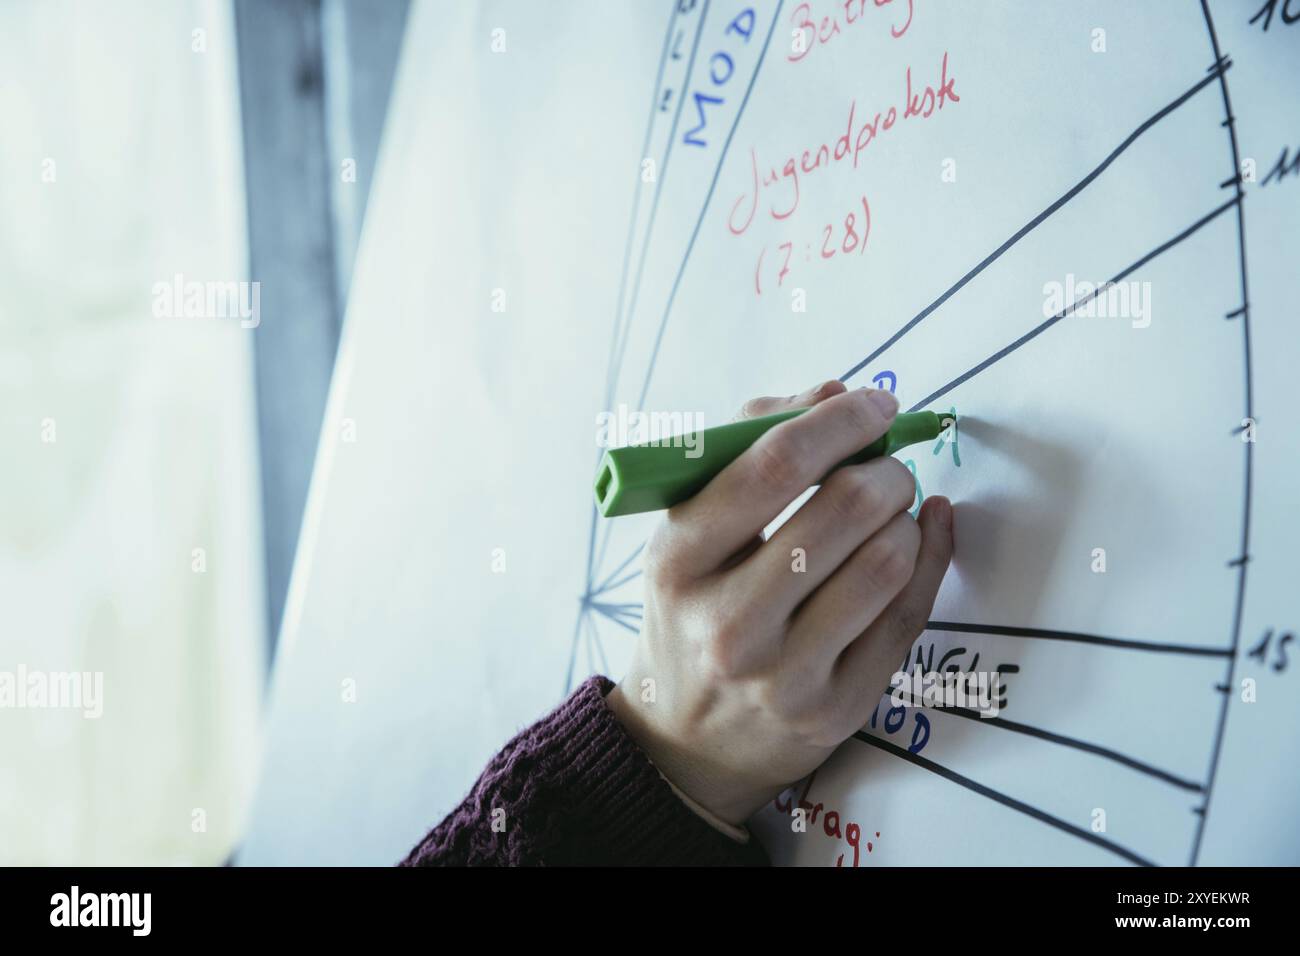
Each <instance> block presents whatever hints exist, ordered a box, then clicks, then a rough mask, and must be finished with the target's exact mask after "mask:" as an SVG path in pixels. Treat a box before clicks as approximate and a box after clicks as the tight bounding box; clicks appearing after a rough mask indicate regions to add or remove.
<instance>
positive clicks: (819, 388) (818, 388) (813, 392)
mask: <svg viewBox="0 0 1300 956" xmlns="http://www.w3.org/2000/svg"><path fill="white" fill-rule="evenodd" d="M834 381H837V379H830V380H828V381H825V382H820V383H819V384H817V385H814V386H813V387H812V388H810V389H808V391H806V392H804V393H803V394H802V395H800V396H799V398H800V400H803V401H812V400H813V399H814V398H817V397H818V396H820V395H821V393H822V392H824V391H826V389H828V388H830V387H831V382H834Z"/></svg>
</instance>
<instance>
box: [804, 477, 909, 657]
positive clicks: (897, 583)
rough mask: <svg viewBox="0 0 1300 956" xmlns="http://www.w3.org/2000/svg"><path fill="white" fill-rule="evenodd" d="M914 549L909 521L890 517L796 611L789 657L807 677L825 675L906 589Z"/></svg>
mask: <svg viewBox="0 0 1300 956" xmlns="http://www.w3.org/2000/svg"><path fill="white" fill-rule="evenodd" d="M903 470H904V471H906V470H907V469H903ZM920 546H921V531H920V530H919V529H918V528H917V524H916V522H915V521H913V520H912V516H911V515H909V514H908V513H907V512H905V511H900V512H896V513H895V514H894V516H893V517H892V518H890V519H888V521H887V523H886V524H885V525H884V527H882V528H881V529H880V530H879V531H877V532H876V533H875V534H873V535H872V536H871V537H870V538H868V539H867V540H866V541H865V542H863V543H862V545H861V546H860V547H858V549H857V550H856V551H854V552H853V553H852V554H851V555H850V556H849V558H848V560H846V561H845V562H844V563H843V564H842V565H840V567H839V568H838V569H836V570H835V572H834V573H833V574H831V576H830V577H829V578H828V579H827V580H826V582H825V583H824V584H823V585H822V586H821V587H819V588H818V589H817V591H816V593H814V594H813V595H812V597H810V598H809V599H808V602H807V603H806V604H805V605H804V606H803V607H802V608H800V609H799V611H798V613H797V614H796V615H795V618H794V620H793V621H792V622H791V628H790V637H789V641H790V642H791V652H792V655H793V656H794V657H796V658H798V659H800V660H803V661H804V662H805V663H806V665H807V666H808V667H809V668H810V669H811V670H812V671H813V673H815V674H817V675H820V676H828V675H830V673H831V671H832V670H833V669H834V667H835V663H836V661H837V660H838V658H839V656H840V653H841V652H842V651H843V650H844V649H845V648H846V647H848V646H849V645H850V644H852V643H853V641H854V639H855V638H858V636H859V635H861V634H862V633H863V631H864V630H866V629H867V628H868V627H870V626H871V624H872V622H873V621H875V620H876V618H878V617H879V616H880V615H881V614H882V613H883V612H884V611H885V609H886V608H888V607H889V606H890V605H891V603H892V602H893V601H894V600H895V598H896V597H897V596H898V595H899V594H900V593H901V592H902V591H903V590H904V589H905V588H906V587H907V586H908V581H909V580H910V579H911V578H912V573H913V570H914V569H915V567H916V556H917V552H918V550H919V549H920Z"/></svg>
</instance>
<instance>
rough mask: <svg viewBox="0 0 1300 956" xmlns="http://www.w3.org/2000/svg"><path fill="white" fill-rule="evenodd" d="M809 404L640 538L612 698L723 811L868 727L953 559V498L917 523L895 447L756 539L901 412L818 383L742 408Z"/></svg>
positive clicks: (837, 475)
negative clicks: (638, 587) (631, 645)
mask: <svg viewBox="0 0 1300 956" xmlns="http://www.w3.org/2000/svg"><path fill="white" fill-rule="evenodd" d="M805 405H807V406H813V407H812V408H810V410H809V411H807V412H805V413H804V414H803V415H800V416H798V417H797V418H794V419H791V420H790V421H787V422H783V423H782V424H780V425H777V426H776V427H774V428H772V429H771V430H770V431H768V432H767V433H766V434H765V435H763V437H762V438H761V439H760V440H759V441H757V442H756V443H755V444H754V445H753V446H752V447H750V448H749V449H748V450H747V451H746V452H745V453H744V454H742V455H741V456H740V457H739V458H737V459H736V460H735V461H734V462H732V463H731V464H730V465H729V466H728V467H727V468H726V469H725V470H723V471H722V472H721V473H720V474H719V475H718V476H717V477H716V478H714V479H713V481H711V482H710V483H709V484H708V485H707V486H706V487H705V488H704V490H702V491H701V492H700V493H699V494H697V495H696V496H695V497H693V498H691V499H690V500H689V501H686V502H683V503H682V504H680V505H677V506H676V507H674V508H672V509H670V510H669V511H668V513H667V518H666V519H665V520H664V522H663V523H662V524H661V525H660V527H659V529H658V530H657V531H656V532H655V534H654V536H653V538H652V539H651V540H650V543H649V545H648V546H647V549H646V562H645V581H646V594H645V614H644V620H643V626H642V629H641V634H640V638H639V640H638V644H637V649H636V653H635V656H634V659H633V662H632V666H631V667H630V668H629V670H628V673H627V675H626V676H625V677H624V678H623V680H622V681H621V682H620V683H619V684H618V686H616V687H615V688H614V689H613V690H612V691H611V692H610V694H609V696H608V697H607V701H608V702H609V706H610V707H611V709H612V710H613V712H614V714H615V715H616V716H617V717H618V718H619V720H620V721H621V722H622V723H623V725H624V726H625V727H626V728H627V730H628V732H629V733H630V734H631V735H632V737H633V738H634V739H635V740H636V741H637V742H638V744H640V746H641V747H642V749H644V750H645V751H646V753H647V754H648V755H649V756H650V758H651V760H653V761H654V763H655V765H656V766H657V767H658V768H659V770H660V771H661V772H662V773H663V774H664V776H665V777H667V778H668V779H669V780H670V781H672V783H673V784H674V785H675V786H676V787H677V788H678V789H679V790H681V791H682V792H683V793H685V794H686V795H687V796H688V797H690V798H691V799H692V800H694V801H695V802H696V803H698V804H700V805H701V806H702V807H704V808H705V809H706V810H708V811H709V812H711V813H712V814H714V815H716V816H717V817H719V818H720V819H722V820H724V821H726V822H729V823H740V822H742V821H743V820H745V819H746V818H747V817H749V816H750V815H751V814H753V813H754V812H755V811H756V810H757V809H758V808H759V807H761V806H762V805H763V804H764V803H765V802H766V801H767V800H769V799H771V798H772V797H774V796H775V795H776V794H778V793H779V792H780V791H781V790H782V789H783V788H785V787H786V786H788V785H789V784H791V783H793V782H794V781H796V780H798V779H800V778H802V777H804V776H806V775H807V774H808V773H810V772H811V771H813V770H815V769H816V768H817V767H818V766H820V765H821V763H822V762H823V761H824V760H825V759H826V758H827V757H828V756H830V754H831V752H832V751H833V750H834V749H835V748H836V747H837V746H838V745H839V744H840V743H841V742H843V741H844V740H845V739H847V738H848V737H849V736H851V735H852V734H853V732H854V731H856V730H858V729H860V728H861V727H862V726H863V725H864V724H865V723H866V722H867V720H868V718H869V717H870V715H871V712H872V710H873V709H874V708H875V706H876V704H877V703H878V702H879V700H880V697H881V695H882V694H883V693H884V692H885V691H886V689H887V688H888V686H889V678H890V675H891V674H892V673H893V672H894V670H895V669H896V668H897V666H898V662H899V661H900V660H902V657H903V654H904V653H905V652H906V651H907V648H908V647H909V646H910V645H911V643H912V642H913V641H914V640H915V639H916V637H917V636H918V635H919V634H920V632H921V631H922V630H923V629H924V627H925V624H926V621H927V620H928V619H929V616H930V611H931V609H932V607H933V605H934V599H935V595H936V594H937V593H938V590H939V585H940V583H941V581H942V580H943V576H944V573H945V572H946V571H947V569H948V563H949V560H950V558H951V556H952V506H951V505H950V504H949V502H948V500H947V499H946V498H942V497H930V498H927V499H926V501H925V504H924V506H923V507H922V509H921V511H920V515H919V521H918V520H913V519H912V517H911V515H909V514H908V509H909V508H910V507H911V505H912V501H913V498H914V492H915V488H914V481H913V478H912V474H911V472H910V471H908V469H907V468H906V467H905V466H903V465H902V464H901V463H900V462H898V461H897V460H896V459H894V458H890V457H885V458H879V459H875V460H873V461H869V462H867V463H865V464H861V465H850V466H848V467H845V468H841V469H839V470H838V471H836V472H834V474H832V475H831V476H830V477H829V478H828V479H827V480H826V482H825V484H823V485H822V486H821V487H820V488H819V489H818V490H817V492H816V493H815V494H814V495H813V496H812V497H811V498H810V499H809V500H808V501H807V502H805V503H804V504H803V506H802V507H800V508H799V510H798V511H796V512H795V514H794V515H793V516H791V518H790V519H789V520H788V521H787V522H786V523H785V524H783V525H782V526H781V528H780V529H779V530H778V531H777V532H776V533H775V534H774V535H773V536H772V538H771V539H770V540H767V541H764V540H763V538H762V531H763V528H765V527H766V526H767V525H768V524H770V523H771V522H772V521H773V520H774V519H775V518H776V517H777V516H778V515H780V513H781V512H782V511H784V510H785V508H786V507H787V506H789V505H790V503H791V502H793V501H794V500H795V499H796V498H797V497H798V496H799V495H800V494H802V493H803V492H804V491H806V490H807V489H808V488H809V487H811V486H812V485H813V484H814V483H815V482H817V481H819V480H820V479H821V478H822V477H823V476H824V475H826V473H827V472H828V471H829V470H830V469H831V468H833V467H834V466H835V465H836V464H838V463H839V462H840V461H842V460H843V459H845V458H847V457H848V456H849V455H851V454H853V453H854V452H857V451H859V450H860V449H862V448H863V447H865V446H866V445H868V444H870V443H871V442H872V441H874V440H875V439H877V438H879V437H880V436H881V435H883V434H884V433H885V432H886V431H887V430H888V428H889V426H890V424H891V423H892V421H893V419H894V416H895V415H896V414H897V412H898V403H897V401H896V400H895V399H894V397H893V396H892V395H891V394H890V393H888V392H886V391H883V390H881V391H877V390H868V389H856V390H854V391H846V390H845V387H844V385H843V384H841V383H840V382H826V383H824V384H822V385H820V386H818V387H817V388H815V389H812V390H810V391H808V392H805V393H804V394H802V395H799V396H794V397H792V398H761V399H755V400H753V401H750V402H748V403H746V405H745V407H744V409H743V410H742V412H741V417H756V416H760V415H770V414H772V413H774V412H778V411H782V410H785V409H788V408H793V407H797V406H805ZM796 549H802V552H803V555H804V557H803V567H804V570H797V569H798V568H799V567H800V566H801V565H800V561H799V558H798V556H799V552H797V551H796ZM647 681H651V682H653V683H652V684H649V683H646V682H647ZM651 687H653V694H650V693H648V689H649V688H651Z"/></svg>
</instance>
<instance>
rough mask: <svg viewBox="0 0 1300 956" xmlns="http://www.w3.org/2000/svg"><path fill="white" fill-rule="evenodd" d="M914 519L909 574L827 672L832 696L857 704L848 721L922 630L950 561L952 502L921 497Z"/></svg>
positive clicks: (873, 698)
mask: <svg viewBox="0 0 1300 956" xmlns="http://www.w3.org/2000/svg"><path fill="white" fill-rule="evenodd" d="M917 524H918V525H919V527H920V531H921V539H920V547H919V550H918V551H917V556H916V568H915V570H914V571H913V572H912V576H911V579H910V580H909V581H908V582H907V583H906V585H905V586H904V587H903V588H902V590H900V591H899V592H898V596H897V597H895V598H894V600H893V601H892V602H890V604H889V607H888V608H886V609H885V611H884V613H882V614H881V615H880V617H878V618H877V619H876V620H875V622H874V623H872V624H871V626H870V627H868V628H867V629H866V630H865V631H864V632H863V633H862V634H861V635H860V636H859V637H858V638H857V639H856V640H854V641H853V643H852V644H850V645H849V646H848V648H847V649H846V650H845V651H844V653H843V654H841V655H840V659H839V661H838V662H837V663H836V665H835V669H834V672H833V673H832V675H831V686H832V693H833V695H834V696H835V697H836V699H838V700H844V701H854V702H855V703H860V705H861V707H862V710H861V711H860V719H859V715H854V720H856V721H857V722H856V723H854V724H853V726H855V727H860V726H861V725H862V723H864V722H865V721H866V719H867V717H868V716H869V715H870V713H871V709H872V708H873V707H875V706H876V704H877V702H878V701H879V700H880V695H881V694H882V693H884V692H885V690H886V689H888V687H889V679H890V677H891V676H892V675H893V673H894V671H895V670H896V669H897V668H898V664H899V662H900V661H901V660H902V659H903V655H904V654H905V653H906V652H907V649H908V648H909V647H910V646H911V645H912V643H913V642H914V641H915V640H916V638H917V637H918V636H919V635H920V634H921V632H922V631H923V630H925V625H926V623H927V622H928V621H929V620H930V613H931V611H933V610H934V601H935V598H936V597H937V596H938V594H939V585H940V584H942V583H943V577H944V574H945V573H946V572H947V570H948V565H949V562H950V561H951V560H952V547H953V537H952V524H953V522H952V505H951V504H950V503H949V502H948V499H947V498H941V497H934V498H927V499H926V501H925V504H924V505H922V507H921V514H920V516H919V520H918V522H917Z"/></svg>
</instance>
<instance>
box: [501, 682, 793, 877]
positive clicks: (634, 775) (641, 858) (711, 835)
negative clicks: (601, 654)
mask: <svg viewBox="0 0 1300 956" xmlns="http://www.w3.org/2000/svg"><path fill="white" fill-rule="evenodd" d="M613 686H614V685H613V682H611V681H610V680H608V679H607V678H605V677H599V676H598V677H592V678H591V679H589V680H588V681H586V682H585V683H584V684H583V685H582V686H581V687H579V688H578V689H577V690H576V691H575V692H574V693H573V694H572V695H571V696H570V697H569V699H568V700H566V701H565V702H564V703H563V704H561V705H560V707H558V708H557V709H556V710H555V711H554V712H553V713H552V714H551V715H550V716H548V717H546V718H544V719H543V720H541V721H539V722H538V723H537V724H535V725H534V726H533V727H532V728H530V729H529V731H526V733H527V734H528V735H529V736H530V737H532V738H533V741H534V742H535V743H534V746H538V745H540V746H543V747H546V749H551V748H552V747H553V748H555V756H556V757H557V758H558V759H557V760H556V762H555V763H553V764H551V768H550V769H551V770H552V772H553V773H557V774H558V776H559V777H560V779H554V778H553V780H552V783H553V784H560V785H561V789H563V791H564V792H565V794H566V795H567V796H568V798H569V799H570V800H571V805H572V807H573V809H574V812H575V817H576V819H575V820H574V821H573V822H574V823H575V824H577V825H578V826H580V827H582V828H583V829H584V830H586V831H587V832H586V834H585V835H584V838H583V839H581V840H579V841H576V846H577V847H582V848H583V849H582V850H580V852H579V855H580V856H583V857H586V858H585V859H574V860H572V861H571V862H574V863H583V862H588V863H615V864H618V863H623V864H634V865H635V864H639V865H652V866H653V865H660V866H672V865H690V864H706V865H765V864H766V863H767V862H768V859H767V855H766V854H765V853H764V852H763V849H762V847H760V846H759V845H758V843H757V842H756V841H754V840H752V839H751V840H747V841H745V842H740V841H738V840H735V839H732V838H731V837H729V836H727V835H725V834H724V833H721V832H719V830H717V829H715V828H714V827H713V826H712V825H710V824H709V823H708V822H706V821H705V820H704V819H702V818H701V817H700V816H699V815H698V814H697V813H696V812H695V811H694V810H692V809H691V808H690V807H689V806H687V805H686V804H685V803H683V802H682V800H681V799H679V798H678V796H677V793H676V792H675V790H674V788H673V787H672V786H671V785H670V784H669V783H668V781H667V780H666V779H664V777H663V775H662V774H660V773H659V771H658V769H657V768H656V767H655V765H654V764H653V763H652V762H651V761H650V758H649V757H647V756H646V754H645V752H644V751H643V750H642V749H641V748H640V747H639V746H637V744H636V742H635V741H634V740H633V739H632V738H631V737H630V736H629V735H628V733H627V731H626V730H625V729H624V727H623V725H622V724H621V723H619V721H618V718H616V717H615V716H614V713H613V711H611V710H610V709H609V706H608V704H606V703H605V696H606V695H607V694H608V693H609V691H610V690H611V689H612V688H613ZM546 738H549V739H546ZM544 740H545V742H544ZM546 762H547V763H551V762H550V761H546ZM742 832H743V831H742ZM557 849H558V848H557Z"/></svg>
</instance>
